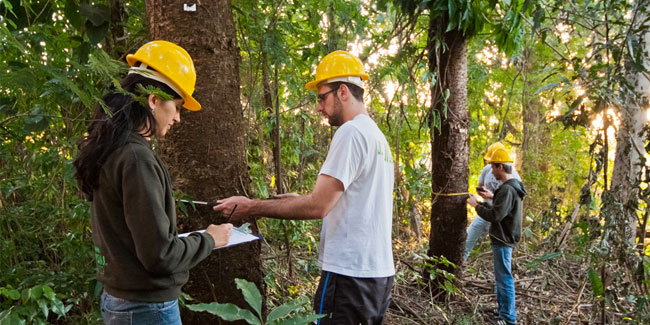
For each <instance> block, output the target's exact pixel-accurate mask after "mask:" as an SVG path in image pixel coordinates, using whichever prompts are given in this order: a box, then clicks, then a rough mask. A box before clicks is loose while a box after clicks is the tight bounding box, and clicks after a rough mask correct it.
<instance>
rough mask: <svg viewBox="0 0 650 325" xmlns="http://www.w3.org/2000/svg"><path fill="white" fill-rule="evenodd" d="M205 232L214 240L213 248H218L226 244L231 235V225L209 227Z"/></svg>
mask: <svg viewBox="0 0 650 325" xmlns="http://www.w3.org/2000/svg"><path fill="white" fill-rule="evenodd" d="M205 232H207V233H208V234H210V236H212V238H214V248H219V247H221V246H225V245H227V244H228V240H229V239H230V235H232V223H224V224H220V225H218V226H217V225H209V226H208V229H206V230H205Z"/></svg>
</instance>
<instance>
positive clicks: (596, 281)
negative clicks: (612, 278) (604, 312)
mask: <svg viewBox="0 0 650 325" xmlns="http://www.w3.org/2000/svg"><path fill="white" fill-rule="evenodd" d="M588 276H589V281H590V282H591V290H592V291H593V293H594V297H601V296H602V295H603V281H602V280H601V279H600V276H599V275H598V272H596V270H594V269H593V268H589V271H588Z"/></svg>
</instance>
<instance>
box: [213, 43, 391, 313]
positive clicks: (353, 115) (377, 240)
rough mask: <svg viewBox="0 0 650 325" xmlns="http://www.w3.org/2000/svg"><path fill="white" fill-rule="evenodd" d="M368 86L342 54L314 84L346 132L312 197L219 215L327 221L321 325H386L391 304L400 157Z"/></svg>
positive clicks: (329, 60) (328, 61)
mask: <svg viewBox="0 0 650 325" xmlns="http://www.w3.org/2000/svg"><path fill="white" fill-rule="evenodd" d="M367 80H368V75H367V74H366V73H365V72H364V68H363V65H362V63H361V61H359V59H358V58H356V57H354V56H353V55H351V54H350V53H348V52H344V51H335V52H332V53H330V54H328V55H327V56H325V57H324V58H323V60H322V61H321V63H320V64H319V65H318V68H317V69H316V79H315V80H314V81H311V82H309V83H307V85H306V88H307V89H308V90H313V91H316V92H317V96H318V105H317V108H318V111H319V112H320V113H321V114H323V115H324V116H325V117H326V118H327V119H328V121H329V124H330V125H331V126H337V127H338V129H337V130H336V133H335V134H334V137H333V138H332V142H331V144H330V148H329V151H328V153H327V158H326V159H325V162H324V163H323V166H322V167H321V170H320V173H319V175H318V178H317V180H316V185H315V186H314V190H313V191H312V193H311V194H308V195H297V194H285V195H278V196H276V197H275V198H276V199H277V200H250V199H248V198H245V197H231V198H227V199H224V200H221V201H220V202H219V203H220V204H219V205H217V206H216V207H215V208H214V209H215V210H216V211H219V212H222V213H223V214H230V213H232V212H234V213H233V215H232V218H233V219H235V220H236V219H240V218H243V217H245V216H268V217H272V218H280V219H294V220H302V219H323V227H322V230H321V237H320V246H319V257H318V263H319V265H320V266H321V268H322V273H321V277H320V283H319V286H318V290H317V291H316V295H315V297H314V311H315V312H316V313H317V314H325V315H326V316H325V317H324V318H321V319H320V320H318V324H337V325H338V324H381V323H382V322H383V319H384V314H385V312H386V310H387V309H388V305H389V303H390V293H391V289H392V285H393V275H394V274H395V268H394V265H393V252H392V246H391V229H392V228H391V225H392V209H393V183H394V175H393V158H392V154H391V151H390V147H389V145H388V142H387V141H386V137H385V136H384V134H383V133H382V132H381V130H379V128H378V127H377V124H375V122H374V121H373V120H372V119H371V118H370V116H369V115H368V111H367V110H366V107H365V105H364V103H363V92H364V81H367ZM235 207H237V209H235Z"/></svg>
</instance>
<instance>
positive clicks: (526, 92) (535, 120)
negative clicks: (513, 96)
mask: <svg viewBox="0 0 650 325" xmlns="http://www.w3.org/2000/svg"><path fill="white" fill-rule="evenodd" d="M523 59H524V60H525V61H524V64H523V68H522V70H523V71H522V81H523V83H524V85H525V86H524V87H523V89H522V99H521V104H522V120H523V123H522V124H523V127H522V133H523V142H522V146H521V155H518V156H519V157H521V168H520V169H519V174H520V175H522V179H523V181H524V182H525V183H526V185H530V186H527V188H526V189H527V190H528V197H527V199H526V201H525V204H526V208H527V209H529V210H532V211H533V213H536V212H538V211H541V210H543V209H545V208H546V207H548V202H549V200H550V197H549V193H550V191H549V190H548V189H547V188H546V187H547V186H548V181H547V180H546V179H544V177H540V176H539V175H540V174H542V173H545V172H547V171H548V159H547V155H546V153H545V150H546V149H547V148H549V145H550V139H551V132H550V128H549V126H548V124H547V123H546V118H545V116H544V107H543V106H542V104H541V102H540V101H539V96H535V95H533V93H532V92H533V91H534V90H535V89H537V88H539V85H536V84H534V82H533V81H531V80H530V79H528V76H529V75H530V74H531V73H532V72H533V71H535V70H536V61H537V60H536V58H535V55H534V53H533V51H532V49H530V48H526V49H525V50H524V51H523ZM538 179H541V180H542V181H538V182H536V181H535V180H538ZM529 180H530V181H529ZM531 181H532V182H533V183H530V182H531Z"/></svg>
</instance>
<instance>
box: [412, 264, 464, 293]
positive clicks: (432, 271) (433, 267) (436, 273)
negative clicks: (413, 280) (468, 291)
mask: <svg viewBox="0 0 650 325" xmlns="http://www.w3.org/2000/svg"><path fill="white" fill-rule="evenodd" d="M422 259H423V261H422V262H421V266H422V268H423V269H424V272H426V273H427V274H428V275H429V278H428V279H425V280H426V282H427V283H430V282H435V283H439V284H440V285H439V287H440V288H442V289H443V290H444V291H445V292H446V293H447V294H448V295H454V294H456V291H458V288H456V285H455V282H456V276H455V275H454V273H453V271H452V270H453V269H455V268H457V266H456V264H454V263H452V262H450V261H449V260H448V259H447V258H446V257H444V256H440V257H436V256H434V257H430V256H426V257H424V256H423V257H422ZM417 281H418V282H420V283H421V284H424V282H422V279H418V280H417Z"/></svg>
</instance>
